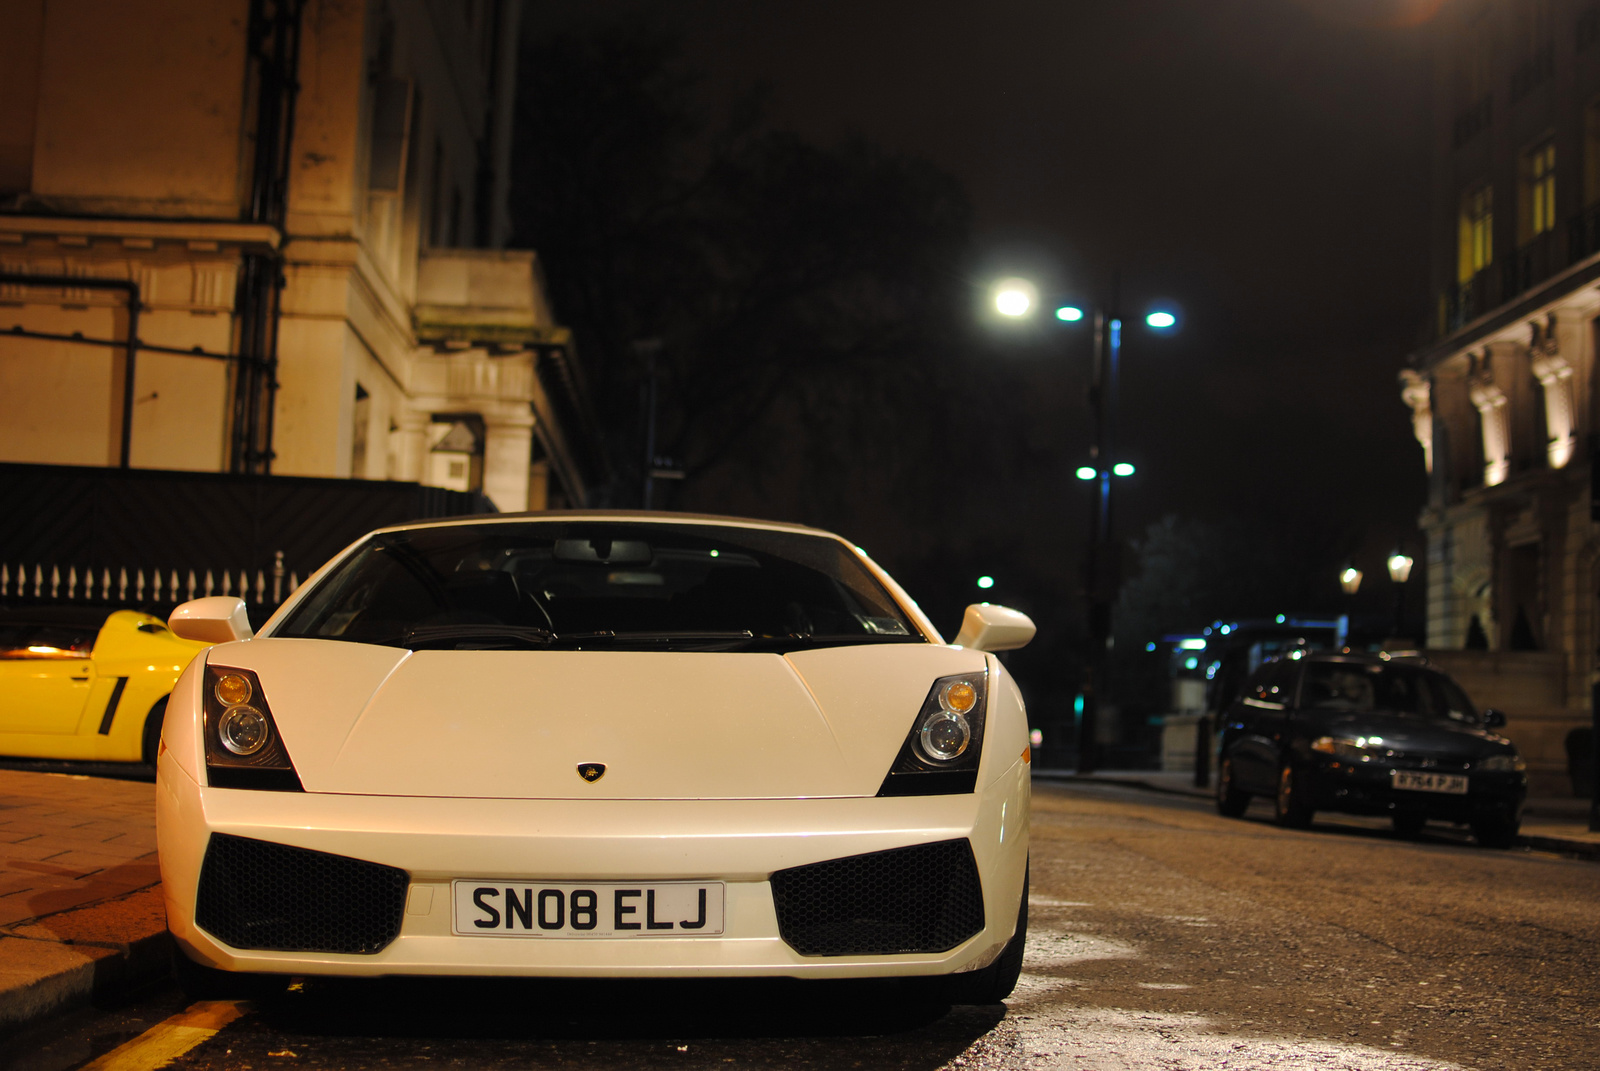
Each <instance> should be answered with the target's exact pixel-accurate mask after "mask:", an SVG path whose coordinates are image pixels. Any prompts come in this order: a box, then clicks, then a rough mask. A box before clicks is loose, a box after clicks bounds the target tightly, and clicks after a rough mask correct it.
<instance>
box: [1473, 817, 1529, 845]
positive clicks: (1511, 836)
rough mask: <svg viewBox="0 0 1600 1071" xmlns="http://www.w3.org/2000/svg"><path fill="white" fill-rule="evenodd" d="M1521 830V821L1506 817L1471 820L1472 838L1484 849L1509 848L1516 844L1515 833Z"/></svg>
mask: <svg viewBox="0 0 1600 1071" xmlns="http://www.w3.org/2000/svg"><path fill="white" fill-rule="evenodd" d="M1521 829H1522V820H1521V819H1520V818H1515V817H1511V816H1508V815H1495V816H1494V817H1492V818H1474V819H1473V820H1472V836H1473V837H1474V838H1475V839H1476V840H1477V842H1478V844H1479V845H1480V846H1481V847H1484V848H1509V847H1511V846H1512V845H1513V844H1515V843H1516V842H1517V833H1518V832H1519V831H1520V830H1521Z"/></svg>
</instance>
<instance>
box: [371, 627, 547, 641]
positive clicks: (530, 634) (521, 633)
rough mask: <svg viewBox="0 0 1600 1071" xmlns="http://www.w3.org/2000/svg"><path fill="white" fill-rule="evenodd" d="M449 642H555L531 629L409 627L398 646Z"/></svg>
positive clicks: (539, 629) (545, 631)
mask: <svg viewBox="0 0 1600 1071" xmlns="http://www.w3.org/2000/svg"><path fill="white" fill-rule="evenodd" d="M450 640H513V641H519V642H521V643H523V644H527V645H530V646H535V647H548V646H550V645H551V644H552V643H554V642H555V641H556V634H555V633H554V632H551V631H550V630H549V629H547V628H537V627H535V626H533V625H491V624H470V625H468V624H462V625H413V626H411V627H410V628H408V629H406V631H405V636H404V639H403V640H402V643H404V645H405V646H407V647H410V646H413V645H417V644H421V645H428V644H434V643H445V642H448V641H450ZM499 646H505V645H504V644H500V645H499Z"/></svg>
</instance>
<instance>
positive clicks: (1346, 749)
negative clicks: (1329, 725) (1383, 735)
mask: <svg viewBox="0 0 1600 1071" xmlns="http://www.w3.org/2000/svg"><path fill="white" fill-rule="evenodd" d="M1382 743H1383V741H1382V740H1381V739H1379V738H1378V737H1375V736H1319V737H1317V738H1316V739H1315V740H1313V741H1311V750H1312V751H1320V752H1322V754H1324V755H1332V756H1333V757H1335V758H1339V759H1344V760H1345V761H1346V762H1371V761H1372V760H1373V759H1375V758H1381V757H1382V756H1383V755H1384V754H1385V752H1384V750H1383V748H1382V747H1381V745H1382Z"/></svg>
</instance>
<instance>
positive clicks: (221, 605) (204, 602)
mask: <svg viewBox="0 0 1600 1071" xmlns="http://www.w3.org/2000/svg"><path fill="white" fill-rule="evenodd" d="M167 627H168V628H170V629H171V630H172V634H173V635H174V636H179V637H181V638H183V639H186V640H197V641H199V642H200V643H229V642H231V641H233V640H248V639H249V638H250V637H251V636H254V635H255V630H254V629H252V628H251V627H250V615H249V614H248V613H246V612H245V608H244V600H243V599H238V598H235V597H233V596H232V595H210V596H207V597H206V598H204V599H191V600H189V601H188V602H186V603H184V604H183V605H182V606H179V607H178V608H177V609H176V610H174V611H172V616H171V617H169V618H167Z"/></svg>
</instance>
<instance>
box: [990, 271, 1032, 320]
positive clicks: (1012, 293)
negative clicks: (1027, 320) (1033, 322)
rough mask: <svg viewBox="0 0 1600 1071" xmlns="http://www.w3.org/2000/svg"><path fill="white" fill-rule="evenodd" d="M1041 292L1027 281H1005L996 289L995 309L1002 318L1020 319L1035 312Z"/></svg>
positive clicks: (998, 284) (997, 285) (996, 286)
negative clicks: (1034, 308)
mask: <svg viewBox="0 0 1600 1071" xmlns="http://www.w3.org/2000/svg"><path fill="white" fill-rule="evenodd" d="M1038 301H1039V291H1038V288H1036V287H1035V286H1034V285H1033V284H1032V283H1030V282H1028V280H1026V279H1004V280H1001V281H1000V282H999V283H997V284H996V285H995V288H994V309H995V311H996V312H998V313H999V314H1000V315H1001V316H1009V317H1011V318H1012V319H1020V318H1021V317H1023V316H1026V315H1028V314H1029V313H1030V312H1032V311H1033V307H1034V305H1036V304H1037V303H1038Z"/></svg>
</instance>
